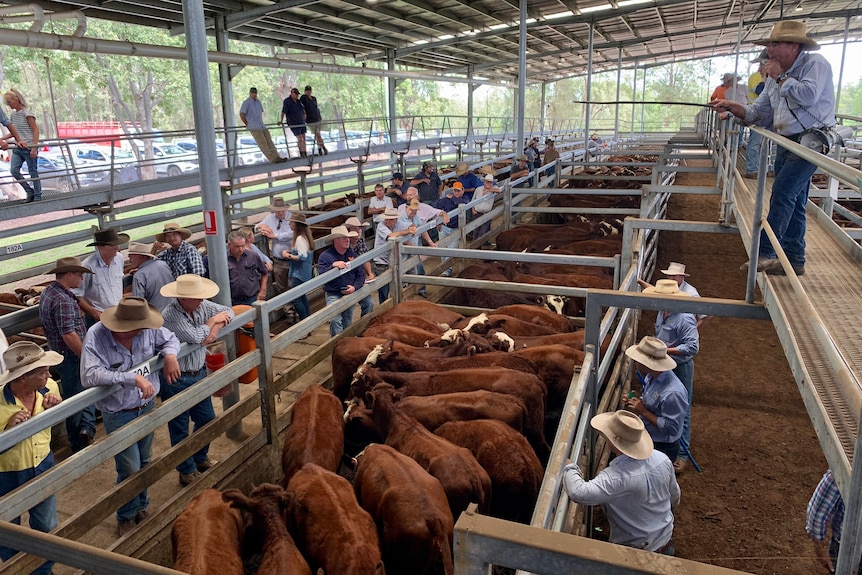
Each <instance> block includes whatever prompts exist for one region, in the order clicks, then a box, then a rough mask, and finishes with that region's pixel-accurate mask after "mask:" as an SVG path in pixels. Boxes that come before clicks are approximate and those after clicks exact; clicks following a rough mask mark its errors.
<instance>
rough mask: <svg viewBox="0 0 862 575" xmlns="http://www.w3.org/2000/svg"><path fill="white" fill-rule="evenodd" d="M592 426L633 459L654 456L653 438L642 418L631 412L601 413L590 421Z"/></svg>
mask: <svg viewBox="0 0 862 575" xmlns="http://www.w3.org/2000/svg"><path fill="white" fill-rule="evenodd" d="M590 425H592V426H593V429H595V430H596V431H598V432H600V433H601V434H602V435H604V436H605V437H607V438H608V441H610V442H611V444H612V445H613V446H614V447H616V448H617V449H618V450H620V451H621V452H622V453H623V454H624V455H628V456H629V457H631V458H632V459H647V458H648V457H649V456H650V455H652V452H653V442H652V438H651V437H650V436H649V433H647V430H646V428H645V427H644V422H643V421H641V418H640V417H638V416H637V415H635V414H634V413H632V412H631V411H626V410H624V409H621V410H619V411H615V412H613V413H611V412H606V413H600V414H598V415H596V416H594V417H593V418H592V419H591V420H590Z"/></svg>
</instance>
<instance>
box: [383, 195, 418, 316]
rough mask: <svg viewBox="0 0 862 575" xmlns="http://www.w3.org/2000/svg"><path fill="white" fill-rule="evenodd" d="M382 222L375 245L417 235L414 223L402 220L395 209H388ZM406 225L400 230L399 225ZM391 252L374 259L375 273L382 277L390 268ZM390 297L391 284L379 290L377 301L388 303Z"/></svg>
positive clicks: (386, 284) (384, 285)
mask: <svg viewBox="0 0 862 575" xmlns="http://www.w3.org/2000/svg"><path fill="white" fill-rule="evenodd" d="M382 218H383V219H382V220H381V221H380V223H379V224H377V230H376V233H375V236H374V245H375V246H382V245H384V244H385V243H386V242H388V241H389V240H394V239H396V238H400V237H401V236H412V235H413V234H415V233H416V226H415V225H414V224H413V222H410V221H408V220H405V219H403V218H401V214H400V213H399V212H398V210H397V209H395V208H386V211H385V212H384V213H383V214H382ZM402 223H403V225H404V228H403V229H398V228H397V226H398V225H399V224H402ZM389 255H390V252H385V253H383V254H381V255H379V256H377V257H376V258H374V273H375V275H380V274H382V273H383V272H385V271H386V270H387V269H388V268H389ZM388 297H389V283H388V282H387V283H385V284H383V285H381V286H380V289H379V290H377V299H378V300H379V301H380V303H383V302H384V301H386V298H388Z"/></svg>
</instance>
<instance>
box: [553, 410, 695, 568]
mask: <svg viewBox="0 0 862 575" xmlns="http://www.w3.org/2000/svg"><path fill="white" fill-rule="evenodd" d="M590 424H591V425H592V426H593V428H594V429H595V430H596V431H598V432H599V433H601V434H602V435H603V436H605V439H606V440H607V441H608V444H609V445H610V446H611V451H612V452H613V453H614V454H615V455H616V457H615V458H614V459H613V461H611V462H610V464H609V465H608V467H606V468H605V469H603V470H601V471H600V472H599V474H598V475H596V476H595V477H594V478H593V479H592V480H591V481H586V480H584V478H583V477H582V475H581V470H580V468H579V467H578V465H577V464H576V463H570V464H568V465H566V466H565V467H564V468H563V480H564V481H565V485H566V492H567V493H568V495H569V498H570V499H571V500H572V501H574V502H575V503H581V504H583V505H601V506H602V510H603V511H604V513H605V516H606V517H607V519H608V523H610V526H611V536H610V542H611V543H616V544H617V545H625V546H627V547H635V548H637V549H644V550H646V551H655V552H657V553H663V554H665V555H673V546H672V545H671V537H672V536H673V510H674V508H676V506H677V505H679V496H680V491H679V484H678V483H677V482H676V477H675V475H674V472H673V465H672V464H671V462H670V459H668V458H667V456H666V455H665V454H664V453H662V452H660V451H656V450H655V449H653V444H652V439H650V436H649V434H648V433H647V431H646V429H645V428H644V424H643V421H641V419H640V418H639V417H638V416H637V415H635V414H634V413H631V412H630V411H624V410H620V411H617V412H615V413H600V414H598V415H596V416H595V417H593V418H592V420H590Z"/></svg>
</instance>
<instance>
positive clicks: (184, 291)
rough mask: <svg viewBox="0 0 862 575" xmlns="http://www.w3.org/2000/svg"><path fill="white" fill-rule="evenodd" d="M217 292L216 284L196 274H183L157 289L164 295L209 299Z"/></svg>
mask: <svg viewBox="0 0 862 575" xmlns="http://www.w3.org/2000/svg"><path fill="white" fill-rule="evenodd" d="M218 292H219V288H218V284H217V283H215V282H214V281H212V280H208V279H207V278H202V277H201V276H199V275H197V274H183V275H181V276H179V277H178V278H177V280H176V281H173V282H171V283H169V284H165V285H163V286H162V289H161V290H159V293H161V294H162V295H163V296H164V297H185V298H189V299H209V298H211V297H213V296H214V295H216V294H217V293H218Z"/></svg>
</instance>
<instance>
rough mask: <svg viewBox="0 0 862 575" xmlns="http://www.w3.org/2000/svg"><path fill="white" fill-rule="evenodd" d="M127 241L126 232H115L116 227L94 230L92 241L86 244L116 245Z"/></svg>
mask: <svg viewBox="0 0 862 575" xmlns="http://www.w3.org/2000/svg"><path fill="white" fill-rule="evenodd" d="M128 241H129V235H128V234H120V233H117V230H116V228H107V229H104V230H96V231H95V232H94V233H93V241H92V242H90V243H89V244H87V245H88V246H118V245H120V244H124V243H126V242H128Z"/></svg>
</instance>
